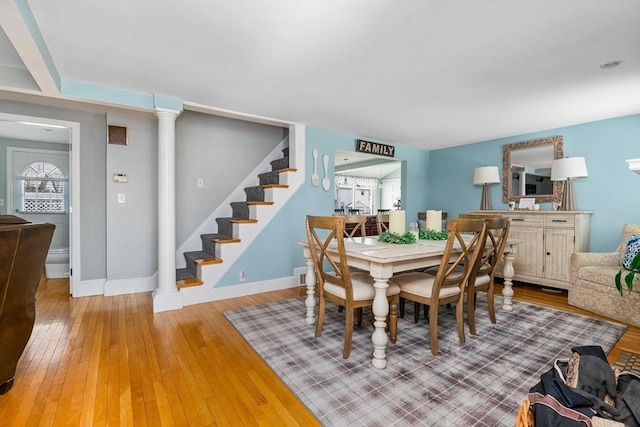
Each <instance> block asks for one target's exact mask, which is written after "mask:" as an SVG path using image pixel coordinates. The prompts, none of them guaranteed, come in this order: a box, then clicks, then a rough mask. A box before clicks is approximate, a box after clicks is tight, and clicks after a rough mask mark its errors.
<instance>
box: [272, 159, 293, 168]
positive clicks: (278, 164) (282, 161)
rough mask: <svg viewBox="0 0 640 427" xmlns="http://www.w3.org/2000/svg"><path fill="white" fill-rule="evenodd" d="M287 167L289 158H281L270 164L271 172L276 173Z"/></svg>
mask: <svg viewBox="0 0 640 427" xmlns="http://www.w3.org/2000/svg"><path fill="white" fill-rule="evenodd" d="M288 167H289V158H288V157H283V158H281V159H276V160H273V161H272V162H271V170H273V171H278V170H280V169H286V168H288Z"/></svg>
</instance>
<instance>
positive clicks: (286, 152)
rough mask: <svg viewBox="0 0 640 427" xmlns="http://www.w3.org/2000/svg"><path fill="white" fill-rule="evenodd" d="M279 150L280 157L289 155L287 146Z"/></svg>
mask: <svg viewBox="0 0 640 427" xmlns="http://www.w3.org/2000/svg"><path fill="white" fill-rule="evenodd" d="M281 151H282V157H289V147H284V148H283V149H282V150H281Z"/></svg>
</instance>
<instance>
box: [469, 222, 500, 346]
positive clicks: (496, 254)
mask: <svg viewBox="0 0 640 427" xmlns="http://www.w3.org/2000/svg"><path fill="white" fill-rule="evenodd" d="M463 216H464V217H465V218H484V220H485V221H486V223H487V242H486V245H485V246H486V247H485V250H484V252H483V254H482V256H481V258H480V261H479V262H478V263H477V268H476V269H475V270H474V271H473V272H472V273H471V276H470V277H469V285H468V287H467V322H468V323H469V332H470V333H471V334H472V335H475V334H476V321H475V315H474V314H475V308H476V295H477V294H478V292H486V293H487V307H488V310H489V318H490V319H491V323H496V312H495V308H494V302H493V292H494V279H495V273H496V269H497V267H498V264H499V263H500V259H501V258H502V253H503V252H504V247H505V245H506V244H507V238H508V236H509V219H508V218H506V217H503V216H500V215H492V214H487V215H486V216H483V215H482V214H462V215H460V217H461V218H462V217H463Z"/></svg>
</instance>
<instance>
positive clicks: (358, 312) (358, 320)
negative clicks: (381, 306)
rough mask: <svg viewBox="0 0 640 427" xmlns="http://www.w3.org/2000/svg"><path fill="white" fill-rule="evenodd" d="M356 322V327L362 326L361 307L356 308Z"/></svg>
mask: <svg viewBox="0 0 640 427" xmlns="http://www.w3.org/2000/svg"><path fill="white" fill-rule="evenodd" d="M356 322H357V323H358V327H360V326H362V307H359V308H356Z"/></svg>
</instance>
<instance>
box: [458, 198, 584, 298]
mask: <svg viewBox="0 0 640 427" xmlns="http://www.w3.org/2000/svg"><path fill="white" fill-rule="evenodd" d="M469 212H470V213H492V214H500V215H504V216H506V217H508V218H509V219H510V220H511V227H510V229H509V238H510V239H514V240H518V241H519V243H518V246H517V247H516V253H515V262H514V269H515V276H514V277H513V278H514V280H519V281H521V282H527V283H534V284H538V285H543V286H549V287H552V288H559V289H568V287H569V280H570V277H571V254H573V253H574V252H589V234H590V224H591V214H592V213H593V212H591V211H493V210H492V211H469ZM498 268H499V269H498V271H497V272H496V275H497V276H500V277H502V271H501V267H500V266H499V267H498Z"/></svg>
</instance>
